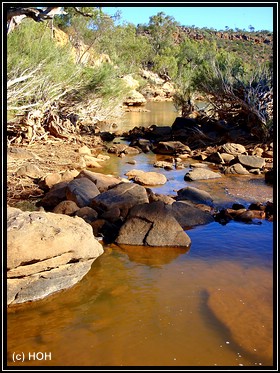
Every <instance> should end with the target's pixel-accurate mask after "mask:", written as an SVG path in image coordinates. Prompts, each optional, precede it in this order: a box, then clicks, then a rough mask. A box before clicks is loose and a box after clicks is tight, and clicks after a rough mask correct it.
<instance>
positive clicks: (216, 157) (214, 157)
mask: <svg viewBox="0 0 280 373" xmlns="http://www.w3.org/2000/svg"><path fill="white" fill-rule="evenodd" d="M205 161H206V162H213V163H224V159H223V157H222V156H221V154H220V153H219V152H215V153H212V154H210V155H209V156H208V157H207V158H206V159H205Z"/></svg>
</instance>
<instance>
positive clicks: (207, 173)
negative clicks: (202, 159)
mask: <svg viewBox="0 0 280 373" xmlns="http://www.w3.org/2000/svg"><path fill="white" fill-rule="evenodd" d="M218 177H221V175H220V174H219V173H218V172H214V171H211V170H207V169H205V168H198V167H196V168H194V169H193V170H190V171H189V172H187V173H186V175H185V176H184V179H185V180H187V181H188V180H190V181H194V180H205V179H217V178H218Z"/></svg>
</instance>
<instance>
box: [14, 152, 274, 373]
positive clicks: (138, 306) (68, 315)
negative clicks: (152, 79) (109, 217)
mask: <svg viewBox="0 0 280 373" xmlns="http://www.w3.org/2000/svg"><path fill="white" fill-rule="evenodd" d="M159 158H160V157H159V156H157V155H154V154H151V153H149V154H139V155H136V156H126V157H125V158H119V157H115V156H112V157H111V159H110V161H109V162H106V163H105V165H104V167H103V168H102V171H100V172H104V173H105V174H113V175H117V176H122V177H124V175H125V173H126V172H127V171H128V170H130V169H132V168H137V169H142V170H144V171H155V170H157V171H158V172H161V173H164V174H165V175H166V177H167V179H168V182H167V183H166V184H165V185H164V186H161V187H154V188H152V190H153V191H154V192H156V193H162V194H170V195H175V194H176V190H178V189H180V188H183V187H185V186H187V185H191V186H195V187H197V188H200V189H202V190H205V191H207V192H209V193H210V194H211V195H212V197H213V199H214V205H215V206H216V207H218V208H222V207H229V206H230V205H231V204H232V203H233V202H238V203H243V204H245V205H246V207H247V206H248V205H249V204H250V203H252V202H267V201H272V197H273V191H272V187H271V186H269V185H266V184H265V182H264V178H263V176H244V177H243V176H242V177H238V176H236V177H231V176H227V177H226V176H222V177H221V178H220V179H215V180H206V181H205V180H203V181H197V182H186V181H184V175H185V173H186V172H187V168H186V169H183V170H172V171H166V170H163V169H155V168H154V167H153V163H154V161H155V160H158V159H159ZM132 159H134V160H135V161H136V164H135V165H132V164H129V163H127V162H128V161H130V160H132ZM187 234H188V235H189V236H190V238H191V241H192V244H191V247H190V248H189V250H186V249H185V250H183V249H179V248H164V249H163V248H157V247H153V248H147V247H119V246H117V245H113V244H112V245H107V246H105V247H104V254H103V255H101V256H100V257H99V258H98V259H97V260H96V261H95V262H94V263H93V265H92V268H91V270H90V271H89V272H88V274H87V275H86V276H85V277H84V278H83V279H82V281H80V282H79V283H78V284H76V285H75V286H74V287H72V288H71V289H68V290H65V291H62V292H59V293H56V294H53V295H51V296H49V297H47V298H46V299H43V300H40V301H37V302H33V303H30V304H23V305H19V306H16V307H13V308H11V309H10V310H9V312H8V330H7V332H8V345H7V348H8V365H10V366H23V365H25V366H63V367H67V366H69V367H73V366H92V367H95V366H97V367H106V366H107V367H114V366H115V367H119V366H132V367H133V366H140V367H141V366H143V367H147V366H171V367H172V366H181V367H191V366H194V367H197V366H198V367H215V366H225V367H241V366H249V367H251V368H252V367H260V366H272V364H273V361H272V346H273V335H272V334H273V333H272V316H273V236H274V235H273V223H272V222H269V221H267V220H261V221H254V222H253V223H252V224H245V223H242V222H236V221H230V222H229V223H228V224H227V225H221V224H219V223H218V222H213V223H210V224H208V225H204V226H197V227H194V228H192V229H190V230H188V231H187ZM22 352H23V353H24V354H25V356H26V357H28V354H29V353H33V352H44V353H47V354H48V355H46V356H51V359H49V358H48V359H44V360H40V361H39V360H34V359H31V360H25V362H24V363H22V362H13V354H14V353H22ZM49 354H51V355H49Z"/></svg>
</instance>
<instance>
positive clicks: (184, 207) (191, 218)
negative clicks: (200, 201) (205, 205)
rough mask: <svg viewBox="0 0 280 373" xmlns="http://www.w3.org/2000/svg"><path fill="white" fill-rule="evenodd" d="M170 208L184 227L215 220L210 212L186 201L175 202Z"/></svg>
mask: <svg viewBox="0 0 280 373" xmlns="http://www.w3.org/2000/svg"><path fill="white" fill-rule="evenodd" d="M168 209H169V210H170V212H171V213H172V215H173V216H174V217H175V219H176V220H177V221H178V223H179V224H180V225H181V227H182V228H183V229H188V228H191V227H194V226H196V225H202V224H208V223H212V222H213V221H214V218H213V216H212V215H211V214H210V212H208V211H202V210H201V209H200V208H198V207H196V206H193V205H192V204H191V203H189V202H186V201H178V202H174V203H173V204H172V205H169V206H168Z"/></svg>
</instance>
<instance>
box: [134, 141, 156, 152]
mask: <svg viewBox="0 0 280 373" xmlns="http://www.w3.org/2000/svg"><path fill="white" fill-rule="evenodd" d="M129 146H131V147H135V146H136V147H138V148H140V149H141V150H142V152H144V153H147V152H149V151H150V150H151V149H152V148H153V144H152V143H151V141H150V140H147V139H135V140H133V141H132V142H131V143H130V144H129Z"/></svg>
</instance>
